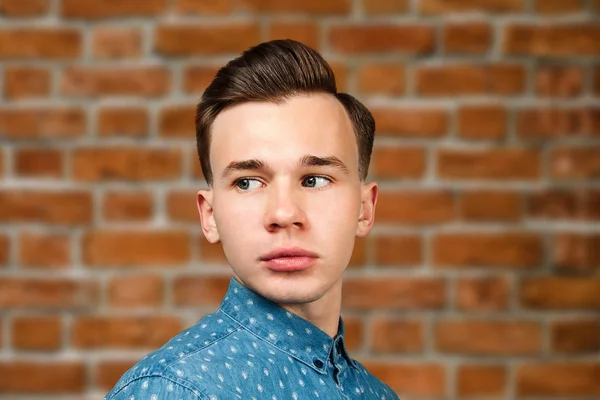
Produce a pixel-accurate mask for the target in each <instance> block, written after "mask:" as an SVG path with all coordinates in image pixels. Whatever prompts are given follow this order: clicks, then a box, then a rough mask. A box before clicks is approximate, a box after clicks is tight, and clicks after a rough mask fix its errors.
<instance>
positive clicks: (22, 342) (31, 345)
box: [12, 316, 62, 350]
mask: <svg viewBox="0 0 600 400" xmlns="http://www.w3.org/2000/svg"><path fill="white" fill-rule="evenodd" d="M61 330H62V328H61V321H60V317H58V316H22V317H15V318H14V319H13V325H12V338H13V341H12V346H13V348H15V349H19V350H57V349H58V348H59V347H60V345H61V334H62V332H61Z"/></svg>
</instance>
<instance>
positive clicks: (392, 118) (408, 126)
mask: <svg viewBox="0 0 600 400" xmlns="http://www.w3.org/2000/svg"><path fill="white" fill-rule="evenodd" d="M370 111H371V112H372V113H373V117H374V118H375V122H376V124H377V128H376V129H377V134H378V135H379V134H381V135H384V136H396V137H419V138H420V137H422V138H439V137H442V136H444V135H445V134H446V132H448V125H449V118H448V112H447V111H446V110H442V109H416V108H413V109H408V108H402V109H400V108H379V107H375V108H372V109H371V110H370Z"/></svg>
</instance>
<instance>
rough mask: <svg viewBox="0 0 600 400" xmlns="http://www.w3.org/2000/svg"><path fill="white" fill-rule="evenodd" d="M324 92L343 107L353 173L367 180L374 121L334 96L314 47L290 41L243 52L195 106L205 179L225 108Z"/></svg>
mask: <svg viewBox="0 0 600 400" xmlns="http://www.w3.org/2000/svg"><path fill="white" fill-rule="evenodd" d="M313 93H329V94H332V95H334V96H335V97H336V98H337V99H338V101H339V102H340V103H341V104H342V105H343V106H344V109H345V110H346V113H347V114H348V116H349V118H350V121H351V122H352V126H353V129H354V134H355V136H356V143H357V147H358V157H359V159H358V165H359V167H358V173H359V176H360V179H361V180H362V181H364V180H365V179H366V177H367V173H368V169H369V163H370V160H371V152H372V150H373V140H374V137H375V120H374V119H373V115H372V114H371V112H370V111H369V110H368V109H367V108H366V107H365V106H364V105H363V104H362V103H361V102H360V101H358V100H357V99H356V98H354V97H352V96H351V95H349V94H347V93H338V91H337V87H336V82H335V76H334V74H333V71H332V69H331V67H330V66H329V64H328V63H327V61H325V59H324V58H323V57H322V56H321V55H320V54H319V53H318V52H317V51H315V50H314V49H312V48H310V47H308V46H306V45H304V44H302V43H300V42H297V41H294V40H290V39H287V40H272V41H269V42H264V43H261V44H259V45H257V46H254V47H252V48H250V49H248V50H246V51H245V52H244V53H242V55H240V56H239V57H237V58H235V59H233V60H231V61H229V62H228V63H227V65H225V66H224V67H222V68H221V69H220V70H219V71H218V72H217V74H216V76H215V78H214V79H213V81H212V82H211V84H210V85H209V86H208V87H207V88H206V90H205V91H204V93H203V94H202V98H201V99H200V102H199V103H198V106H197V108H196V145H197V149H198V157H199V158H200V165H201V167H202V173H203V174H204V179H206V182H207V183H208V185H209V186H212V184H213V174H212V170H211V167H210V156H209V150H210V141H211V140H210V139H211V126H212V124H213V122H214V120H215V118H216V117H217V115H218V114H219V113H220V112H221V111H223V110H225V109H226V108H228V107H232V106H234V105H237V104H242V103H246V102H270V103H275V104H280V103H282V102H284V101H285V100H286V99H289V98H291V97H293V96H295V95H307V94H313Z"/></svg>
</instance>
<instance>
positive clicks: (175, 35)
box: [154, 24, 260, 56]
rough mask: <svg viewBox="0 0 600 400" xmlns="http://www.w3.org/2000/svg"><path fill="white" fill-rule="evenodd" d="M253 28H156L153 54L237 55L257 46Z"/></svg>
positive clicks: (250, 26) (255, 29) (168, 26)
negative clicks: (154, 52)
mask: <svg viewBox="0 0 600 400" xmlns="http://www.w3.org/2000/svg"><path fill="white" fill-rule="evenodd" d="M259 33H260V32H259V27H258V25H256V24H236V25H210V26H198V25H187V26H186V25H174V24H172V25H159V26H157V28H156V31H155V34H154V51H156V52H158V53H160V54H163V55H166V56H190V55H213V54H231V53H235V54H236V55H237V54H238V53H241V52H242V51H244V50H247V49H248V48H249V47H251V46H254V45H256V44H257V43H259V42H260V40H259V39H260V38H259V36H260V35H259Z"/></svg>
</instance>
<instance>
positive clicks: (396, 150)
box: [372, 147, 427, 179]
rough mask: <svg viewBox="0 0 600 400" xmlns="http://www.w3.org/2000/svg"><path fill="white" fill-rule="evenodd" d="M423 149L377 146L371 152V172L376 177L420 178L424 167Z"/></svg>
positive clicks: (424, 155)
mask: <svg viewBox="0 0 600 400" xmlns="http://www.w3.org/2000/svg"><path fill="white" fill-rule="evenodd" d="M426 163H427V160H426V154H425V149H423V148H416V147H377V148H375V149H374V153H373V164H372V165H373V167H372V168H373V173H374V175H375V176H376V177H377V178H383V179H386V178H389V179H394V178H413V179H414V178H420V177H422V176H423V174H424V173H425V168H426Z"/></svg>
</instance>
